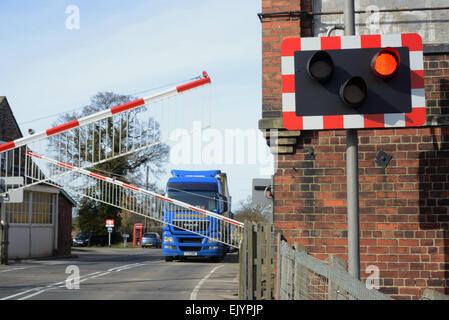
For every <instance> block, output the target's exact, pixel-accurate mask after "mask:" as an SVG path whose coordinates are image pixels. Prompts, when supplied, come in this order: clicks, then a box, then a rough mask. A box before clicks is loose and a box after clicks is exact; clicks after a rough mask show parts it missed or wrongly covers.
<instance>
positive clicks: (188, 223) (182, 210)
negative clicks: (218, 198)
mask: <svg viewBox="0 0 449 320" xmlns="http://www.w3.org/2000/svg"><path fill="white" fill-rule="evenodd" d="M27 154H28V155H29V156H30V157H33V158H36V159H41V160H45V161H47V162H48V163H49V164H50V165H51V166H54V167H57V168H59V172H60V174H59V176H58V177H56V178H55V179H54V180H52V181H50V182H47V183H48V184H54V185H56V186H60V185H63V186H64V188H65V189H66V190H68V191H71V192H73V193H76V194H78V195H80V196H83V197H87V198H90V199H93V200H96V201H99V202H102V203H105V204H108V205H111V206H114V207H117V208H120V209H122V210H126V211H129V212H132V213H134V214H137V215H141V216H144V217H147V218H150V219H152V220H155V221H158V222H160V223H163V224H167V225H171V226H173V227H175V228H178V229H181V230H185V231H189V232H192V233H194V234H197V235H201V236H204V237H206V238H209V239H211V240H214V241H217V242H221V243H224V244H226V245H229V246H232V247H234V248H239V245H240V243H241V241H242V235H243V229H244V224H243V223H242V222H240V221H236V220H234V219H231V218H229V217H225V216H223V215H220V214H217V213H214V212H211V211H208V210H205V209H201V208H197V207H195V206H192V205H190V204H188V203H184V202H181V201H178V200H175V199H170V198H168V197H166V196H164V195H160V194H157V193H155V192H152V191H149V190H146V189H143V188H140V187H137V186H134V185H131V184H128V183H125V182H122V181H120V180H117V179H113V178H109V177H106V176H103V175H100V174H98V173H94V172H91V171H88V170H86V169H82V168H77V167H74V166H72V165H69V164H66V163H63V162H61V161H57V160H54V159H51V158H49V157H46V156H42V155H38V154H36V153H33V152H28V153H27Z"/></svg>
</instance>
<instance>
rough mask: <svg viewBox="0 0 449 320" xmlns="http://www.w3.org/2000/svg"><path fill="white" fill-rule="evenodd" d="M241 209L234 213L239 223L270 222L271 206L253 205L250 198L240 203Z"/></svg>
mask: <svg viewBox="0 0 449 320" xmlns="http://www.w3.org/2000/svg"><path fill="white" fill-rule="evenodd" d="M239 205H240V208H239V209H238V210H237V211H236V212H235V213H234V219H236V220H239V221H252V222H256V223H257V222H268V221H269V220H270V219H269V214H270V212H271V209H270V208H271V207H270V205H260V204H255V203H253V201H252V199H251V197H250V196H248V198H246V199H245V200H242V201H240V202H239Z"/></svg>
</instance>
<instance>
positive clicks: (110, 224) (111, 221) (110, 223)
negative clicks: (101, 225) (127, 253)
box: [106, 219, 114, 246]
mask: <svg viewBox="0 0 449 320" xmlns="http://www.w3.org/2000/svg"><path fill="white" fill-rule="evenodd" d="M106 228H108V245H109V246H111V233H112V230H113V229H114V219H107V220H106Z"/></svg>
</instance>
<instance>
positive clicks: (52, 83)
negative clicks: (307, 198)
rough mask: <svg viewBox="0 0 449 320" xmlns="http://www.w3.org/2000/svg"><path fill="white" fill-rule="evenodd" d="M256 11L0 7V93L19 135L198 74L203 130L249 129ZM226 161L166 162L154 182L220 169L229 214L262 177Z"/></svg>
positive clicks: (255, 100) (256, 110) (111, 4)
mask: <svg viewBox="0 0 449 320" xmlns="http://www.w3.org/2000/svg"><path fill="white" fill-rule="evenodd" d="M74 7H75V9H77V10H78V11H77V12H76V11H73V8H74ZM260 11H261V1H260V0H245V1H236V0H227V1H219V0H207V1H205V0H189V1H185V0H184V1H180V0H171V1H162V0H129V1H121V0H120V1H119V0H95V1H92V0H78V1H76V0H72V1H54V0H38V1H36V0H33V1H31V0H21V1H12V0H2V1H0V39H1V43H2V50H0V60H1V61H2V62H3V64H2V68H0V74H1V77H0V88H1V90H0V95H2V96H6V97H7V99H8V101H9V104H10V106H11V108H12V110H13V113H14V115H15V117H16V120H17V122H18V123H19V126H20V128H21V130H22V133H23V134H24V135H27V131H28V129H29V128H32V129H34V130H35V131H36V132H38V131H41V130H45V129H47V128H50V127H51V126H52V125H53V123H54V122H55V120H56V119H57V114H58V113H61V112H66V111H71V110H73V109H77V108H81V107H82V106H84V105H87V104H89V102H90V97H91V96H93V95H95V94H96V93H97V92H102V91H112V92H115V93H120V94H132V93H136V92H140V91H143V90H147V89H151V88H156V87H160V86H163V85H166V84H170V83H173V82H177V81H180V80H184V79H190V78H192V77H194V76H198V75H200V74H201V72H202V71H203V70H206V71H207V72H208V74H209V75H210V77H211V79H212V95H213V97H212V99H211V108H212V110H213V119H212V123H211V128H213V129H215V130H220V132H221V133H224V132H225V130H229V129H231V130H232V129H242V130H254V131H258V129H257V127H258V120H259V119H260V118H261V113H262V112H261V110H262V108H261V103H262V102H261V101H262V99H261V94H262V89H261V81H262V75H261V68H262V64H261V59H262V58H261V52H262V49H261V24H260V22H259V19H258V17H257V13H259V12H260ZM78 13H79V14H78ZM185 126H189V125H188V124H186V125H185ZM190 127H192V125H190ZM258 133H259V134H260V136H261V133H260V131H258ZM262 145H263V144H262ZM263 148H265V150H261V151H262V152H267V153H268V148H267V147H266V146H264V147H262V149H263ZM246 158H248V157H246ZM234 162H235V163H218V164H213V165H204V164H203V165H202V164H193V165H189V166H184V167H179V166H177V167H175V166H174V164H173V163H168V164H167V166H166V168H165V169H166V174H165V175H164V176H162V177H160V178H159V181H158V183H159V184H160V185H162V186H163V185H164V183H165V182H166V180H167V178H168V177H169V171H170V170H171V169H175V168H176V169H193V170H201V169H221V170H222V171H224V172H226V173H227V175H228V179H229V188H230V193H231V195H232V199H233V207H234V208H236V207H238V203H239V202H240V201H241V200H243V199H246V198H247V197H248V196H250V195H251V184H252V179H253V178H269V175H267V174H266V172H265V171H266V170H265V171H261V164H260V163H259V162H256V163H250V161H248V159H246V160H245V161H244V163H240V162H238V163H237V161H234ZM262 166H263V167H264V168H265V167H267V165H266V164H265V165H262Z"/></svg>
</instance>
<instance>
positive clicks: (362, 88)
mask: <svg viewBox="0 0 449 320" xmlns="http://www.w3.org/2000/svg"><path fill="white" fill-rule="evenodd" d="M367 93H368V88H367V86H366V82H365V80H363V78H362V77H352V78H350V79H349V80H347V81H346V82H345V83H343V85H342V86H341V87H340V98H341V99H342V100H343V102H344V103H346V104H347V105H349V106H351V107H353V108H357V107H359V106H360V105H361V104H362V103H363V101H365V99H366V96H367Z"/></svg>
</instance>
